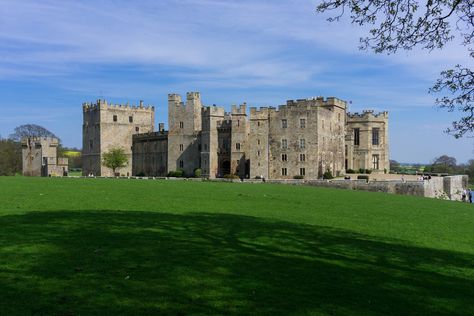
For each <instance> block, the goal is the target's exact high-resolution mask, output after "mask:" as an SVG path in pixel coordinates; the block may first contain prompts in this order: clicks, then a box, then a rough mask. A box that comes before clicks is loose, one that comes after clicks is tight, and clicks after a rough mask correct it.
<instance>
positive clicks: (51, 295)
mask: <svg viewBox="0 0 474 316" xmlns="http://www.w3.org/2000/svg"><path fill="white" fill-rule="evenodd" d="M0 201H1V204H0V205H1V206H0V315H190V314H201V315H203V314H218V315H223V314H227V315H229V314H231V315H474V206H473V205H468V204H466V203H458V202H449V201H440V200H435V199H425V198H418V197H409V196H396V195H387V194H383V193H369V192H356V191H344V190H334V189H324V188H313V187H299V186H286V185H269V184H232V183H205V182H203V183H198V182H191V181H153V180H122V179H67V178H64V179H62V178H24V177H10V178H9V177H3V178H2V177H0Z"/></svg>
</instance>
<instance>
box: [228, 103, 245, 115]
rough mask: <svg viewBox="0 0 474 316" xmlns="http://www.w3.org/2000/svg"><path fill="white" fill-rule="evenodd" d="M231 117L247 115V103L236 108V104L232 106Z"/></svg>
mask: <svg viewBox="0 0 474 316" xmlns="http://www.w3.org/2000/svg"><path fill="white" fill-rule="evenodd" d="M231 114H232V115H247V103H245V102H244V103H243V104H241V105H239V106H238V107H237V105H236V104H232V109H231Z"/></svg>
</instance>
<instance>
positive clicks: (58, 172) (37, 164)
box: [21, 137, 68, 177]
mask: <svg viewBox="0 0 474 316" xmlns="http://www.w3.org/2000/svg"><path fill="white" fill-rule="evenodd" d="M58 146H59V140H58V139H57V138H55V137H28V138H24V139H22V141H21V147H22V165H23V168H22V169H23V175H24V176H29V177H46V176H62V175H64V174H67V172H68V159H67V158H58V157H57V150H58Z"/></svg>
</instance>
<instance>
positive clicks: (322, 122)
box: [321, 120, 324, 129]
mask: <svg viewBox="0 0 474 316" xmlns="http://www.w3.org/2000/svg"><path fill="white" fill-rule="evenodd" d="M321 127H322V129H324V120H322V121H321Z"/></svg>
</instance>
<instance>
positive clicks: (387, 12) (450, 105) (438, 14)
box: [316, 0, 474, 138]
mask: <svg viewBox="0 0 474 316" xmlns="http://www.w3.org/2000/svg"><path fill="white" fill-rule="evenodd" d="M316 10H317V12H328V11H329V12H336V13H335V15H334V16H333V17H330V18H329V19H328V20H329V21H338V20H340V19H341V17H343V16H344V15H347V14H348V15H349V18H350V20H351V22H352V23H353V24H356V25H359V26H366V25H368V26H369V27H370V30H369V35H368V36H366V37H363V38H361V39H360V49H363V50H373V51H374V52H376V53H388V54H391V53H396V52H397V51H398V50H400V49H403V50H410V49H413V48H415V47H420V48H422V49H428V50H433V49H441V48H443V47H444V46H445V45H446V43H448V42H450V41H452V40H453V39H454V38H456V36H457V37H458V38H460V39H461V40H462V43H461V45H463V46H464V47H465V48H466V54H468V55H469V56H470V58H474V48H473V44H474V5H473V3H472V1H471V0H428V1H412V0H389V1H381V0H376V1H369V0H336V1H320V2H319V4H318V6H317V9H316ZM430 92H432V93H440V94H444V95H441V97H439V98H438V99H437V100H436V104H437V105H438V106H439V107H441V108H445V109H447V110H448V111H455V110H458V111H460V112H461V118H460V119H459V120H457V121H454V122H453V124H452V127H451V128H449V129H448V130H447V132H448V133H450V134H452V135H453V136H455V137H456V138H458V137H461V136H463V135H465V134H466V133H470V132H473V131H474V115H473V114H474V113H473V112H474V99H473V98H474V96H473V94H474V73H473V71H472V70H471V69H470V68H468V67H466V66H462V65H459V64H458V65H455V66H453V68H452V69H447V70H444V71H442V72H441V74H440V77H439V79H438V80H437V81H436V83H435V84H434V86H433V87H432V88H431V89H430Z"/></svg>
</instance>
